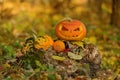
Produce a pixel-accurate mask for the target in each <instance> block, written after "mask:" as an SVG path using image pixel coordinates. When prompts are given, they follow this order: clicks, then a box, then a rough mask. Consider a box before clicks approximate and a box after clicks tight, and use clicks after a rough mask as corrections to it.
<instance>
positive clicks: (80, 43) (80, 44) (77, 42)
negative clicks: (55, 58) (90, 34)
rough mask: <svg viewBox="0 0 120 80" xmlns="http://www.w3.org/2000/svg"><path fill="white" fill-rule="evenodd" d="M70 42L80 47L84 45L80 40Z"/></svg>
mask: <svg viewBox="0 0 120 80" xmlns="http://www.w3.org/2000/svg"><path fill="white" fill-rule="evenodd" d="M72 44H76V45H77V46H81V47H82V48H83V47H84V43H83V42H82V41H74V42H72Z"/></svg>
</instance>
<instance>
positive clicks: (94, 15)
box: [88, 0, 103, 25]
mask: <svg viewBox="0 0 120 80" xmlns="http://www.w3.org/2000/svg"><path fill="white" fill-rule="evenodd" d="M102 2H103V0H88V5H89V6H88V7H90V14H91V15H90V20H91V24H92V25H99V24H100V22H101V21H102V8H101V5H102Z"/></svg>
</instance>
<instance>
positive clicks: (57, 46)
mask: <svg viewBox="0 0 120 80" xmlns="http://www.w3.org/2000/svg"><path fill="white" fill-rule="evenodd" d="M53 49H54V50H55V51H56V52H61V51H64V50H65V44H64V42H63V41H61V40H57V41H55V42H54V43H53Z"/></svg>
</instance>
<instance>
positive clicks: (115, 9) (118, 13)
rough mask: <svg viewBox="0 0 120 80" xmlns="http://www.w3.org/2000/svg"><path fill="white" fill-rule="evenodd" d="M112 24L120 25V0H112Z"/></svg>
mask: <svg viewBox="0 0 120 80" xmlns="http://www.w3.org/2000/svg"><path fill="white" fill-rule="evenodd" d="M112 1H113V2H112V14H111V25H114V26H117V27H120V0H112Z"/></svg>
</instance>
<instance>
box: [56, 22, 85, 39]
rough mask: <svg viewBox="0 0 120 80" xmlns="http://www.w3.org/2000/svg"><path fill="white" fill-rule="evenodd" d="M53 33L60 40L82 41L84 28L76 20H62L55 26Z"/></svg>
mask: <svg viewBox="0 0 120 80" xmlns="http://www.w3.org/2000/svg"><path fill="white" fill-rule="evenodd" d="M55 32H56V35H57V37H58V38H60V39H64V40H82V39H83V38H84V37H85V35H86V28H85V26H84V24H83V23H82V22H80V21H78V20H72V21H69V20H64V21H61V22H60V23H58V24H57V26H56V29H55Z"/></svg>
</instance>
